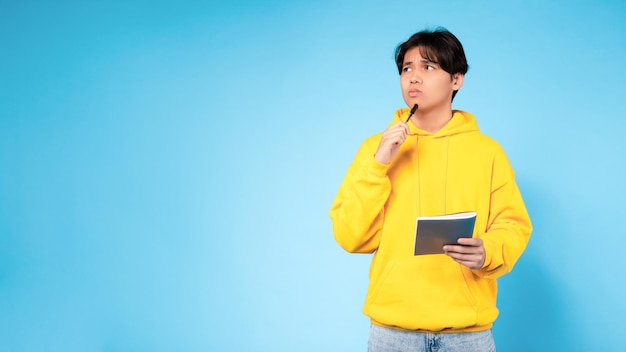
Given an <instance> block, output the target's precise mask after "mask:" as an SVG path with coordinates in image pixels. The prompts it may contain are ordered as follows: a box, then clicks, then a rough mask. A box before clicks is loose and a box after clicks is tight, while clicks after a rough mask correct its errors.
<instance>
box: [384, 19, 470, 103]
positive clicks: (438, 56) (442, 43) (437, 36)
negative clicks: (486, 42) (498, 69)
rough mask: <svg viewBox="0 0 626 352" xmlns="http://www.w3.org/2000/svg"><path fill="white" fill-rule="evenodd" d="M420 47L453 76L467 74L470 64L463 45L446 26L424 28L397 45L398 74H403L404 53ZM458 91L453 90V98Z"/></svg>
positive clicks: (422, 51) (424, 55)
mask: <svg viewBox="0 0 626 352" xmlns="http://www.w3.org/2000/svg"><path fill="white" fill-rule="evenodd" d="M415 47H419V48H420V53H421V54H422V56H423V57H424V58H426V59H428V60H430V61H432V62H435V63H437V64H439V66H440V67H441V68H442V69H443V70H444V71H446V72H448V73H449V74H450V77H452V76H453V75H454V74H457V73H462V74H466V73H467V70H468V69H469V66H468V65H467V58H466V57H465V51H464V50H463V45H462V44H461V42H460V41H459V39H458V38H457V37H455V36H454V34H452V33H450V32H449V31H448V30H447V29H445V28H441V27H439V28H437V29H435V30H423V31H420V32H417V33H415V34H413V35H412V36H411V37H410V38H409V39H408V40H407V41H405V42H404V43H401V44H400V45H398V46H397V47H396V51H395V58H396V65H397V66H398V74H402V66H403V65H404V55H406V52H407V51H409V50H410V49H413V48H415ZM456 93H457V91H454V92H452V99H453V100H454V96H455V95H456Z"/></svg>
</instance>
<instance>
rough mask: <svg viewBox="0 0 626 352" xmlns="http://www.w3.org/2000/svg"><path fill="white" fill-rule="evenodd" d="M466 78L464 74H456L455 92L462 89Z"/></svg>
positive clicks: (454, 78) (454, 81)
mask: <svg viewBox="0 0 626 352" xmlns="http://www.w3.org/2000/svg"><path fill="white" fill-rule="evenodd" d="M464 78H465V75H464V74H462V73H455V74H454V75H453V76H452V86H453V87H452V89H453V90H459V88H461V87H462V86H463V79H464Z"/></svg>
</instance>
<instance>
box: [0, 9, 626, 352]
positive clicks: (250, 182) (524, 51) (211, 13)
mask: <svg viewBox="0 0 626 352" xmlns="http://www.w3.org/2000/svg"><path fill="white" fill-rule="evenodd" d="M439 25H441V26H444V27H446V28H448V29H449V30H451V31H452V32H453V33H454V34H456V35H457V36H458V37H459V39H460V40H461V41H462V42H463V44H464V46H465V49H466V54H467V56H468V60H469V64H470V71H469V72H468V74H467V76H466V79H465V85H464V87H463V88H462V89H461V91H460V93H459V94H458V96H457V98H456V99H455V102H454V107H455V108H460V109H464V110H467V111H470V112H472V113H474V114H475V115H476V116H477V118H478V122H479V126H480V128H481V129H482V130H483V131H484V132H485V133H487V134H488V135H490V136H492V137H494V138H495V139H497V140H498V141H499V142H500V143H501V144H502V146H503V147H504V148H505V150H506V152H507V154H508V156H509V158H510V160H511V162H512V164H513V166H514V168H515V170H516V172H517V179H518V183H519V185H520V188H521V190H522V192H523V195H524V197H525V200H526V204H527V207H528V209H529V212H530V213H531V217H532V219H533V222H534V226H535V231H534V233H533V236H532V238H531V241H530V243H529V247H528V249H527V251H526V252H525V254H524V255H523V257H522V258H521V259H520V261H519V262H518V265H517V266H516V268H515V269H514V271H513V272H512V273H511V274H510V275H508V276H506V277H504V278H502V279H501V280H500V292H499V301H498V303H499V307H500V309H501V315H500V317H499V319H498V320H497V322H496V324H495V328H494V334H495V336H496V341H497V343H498V348H499V350H501V351H557V350H558V351H591V350H603V351H625V350H626V341H625V340H624V336H623V330H624V328H625V327H626V324H625V323H624V318H623V317H624V316H625V315H626V303H625V301H624V291H625V290H626V280H625V279H624V272H625V270H624V269H626V266H625V264H624V248H625V247H626V239H625V238H626V236H624V232H625V231H624V225H623V219H624V218H625V216H624V206H623V204H624V196H625V195H626V189H625V186H624V180H625V179H626V172H625V171H624V168H623V167H622V165H621V164H622V162H623V161H624V154H625V153H626V142H624V138H623V136H622V133H623V132H622V130H623V129H624V126H625V123H624V117H623V116H622V115H623V112H622V111H623V97H624V86H623V81H624V79H623V76H624V72H623V71H624V63H625V62H626V45H625V44H626V3H624V2H622V1H597V0H596V1H552V2H547V1H543V0H532V1H521V0H517V1H507V2H488V1H474V2H468V1H430V2H421V1H384V2H381V1H356V0H353V1H352V0H342V1H312V2H305V1H302V2H295V1H259V2H248V1H228V2H226V1H224V2H217V1H213V2H205V1H189V0H183V1H130V2H129V1H106V2H105V1H75V2H73V1H59V2H51V1H50V2H44V1H41V2H35V1H17V0H13V1H10V0H1V1H0V350H2V351H82V352H88V351H364V350H365V349H366V339H367V334H368V330H369V322H368V320H367V318H366V317H365V316H364V315H363V314H362V312H361V307H362V304H363V300H364V297H365V290H366V286H367V273H368V267H369V261H370V259H371V256H369V255H351V254H348V253H345V252H343V251H342V250H341V248H340V247H339V246H338V245H337V244H336V243H335V242H334V239H333V235H332V233H331V224H330V219H329V217H328V209H329V207H330V204H331V202H332V200H333V198H334V196H335V192H336V191H337V189H338V187H339V184H340V182H341V180H342V178H343V175H344V173H345V171H346V169H347V167H348V164H349V163H350V162H351V160H352V158H353V156H354V154H355V152H356V150H357V148H358V145H359V144H360V143H361V141H362V140H363V139H364V138H366V137H367V136H369V135H371V134H374V133H377V132H379V131H381V130H383V129H384V128H385V127H386V125H387V123H388V122H389V121H390V119H391V117H392V114H393V112H394V111H395V109H397V108H400V107H403V105H404V103H403V101H402V98H401V94H400V89H399V81H398V76H397V71H396V68H395V65H394V61H393V49H394V48H395V46H396V45H397V44H398V43H400V42H401V41H404V40H405V39H407V38H408V37H409V36H410V35H411V34H412V33H414V32H415V31H418V30H421V29H423V28H426V27H435V26H439Z"/></svg>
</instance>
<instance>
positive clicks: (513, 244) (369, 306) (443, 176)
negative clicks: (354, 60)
mask: <svg viewBox="0 0 626 352" xmlns="http://www.w3.org/2000/svg"><path fill="white" fill-rule="evenodd" d="M396 64H397V66H398V72H399V73H400V87H401V89H402V96H403V98H404V101H405V102H406V104H407V106H408V107H407V108H403V109H399V110H397V111H396V112H395V115H394V117H393V120H392V122H391V123H390V125H389V126H388V128H387V129H386V130H385V131H384V132H382V133H379V134H377V135H374V136H372V137H370V138H368V139H366V140H365V141H364V142H363V144H362V145H361V147H360V149H359V150H358V152H357V154H356V157H355V159H354V161H353V163H352V164H351V165H350V167H349V169H348V172H347V174H346V176H345V178H344V180H343V182H342V184H341V186H340V188H339V191H338V193H337V196H336V198H335V200H334V202H333V204H332V207H331V209H330V216H331V218H332V224H333V232H334V235H335V239H336V240H337V242H338V243H339V244H340V245H341V246H342V247H343V248H344V249H345V250H346V251H348V252H351V253H374V256H373V259H372V264H371V267H370V285H369V288H368V292H367V297H366V301H365V305H364V308H363V311H364V313H365V314H366V315H368V316H369V317H370V319H371V322H372V326H371V330H370V336H369V342H368V346H369V351H430V350H431V348H432V349H433V350H438V351H480V352H484V351H495V344H494V341H493V337H492V334H491V327H492V323H493V322H494V321H495V319H496V317H497V315H498V309H497V308H496V292H497V286H496V279H497V278H498V277H500V276H502V275H504V274H506V273H508V272H509V271H511V269H512V268H513V265H514V264H515V262H516V261H517V259H518V258H519V257H520V255H521V254H522V252H523V251H524V249H525V248H526V244H527V243H528V240H529V237H530V233H531V231H532V226H531V223H530V219H529V217H528V213H527V211H526V208H525V206H524V202H523V200H522V197H521V195H520V192H519V189H518V187H517V184H516V182H515V178H514V173H513V170H512V168H511V166H510V164H509V161H508V159H507V157H506V155H505V153H504V151H503V150H502V148H501V147H500V145H499V144H498V143H497V142H496V141H494V140H493V139H491V138H489V137H488V136H486V135H484V134H482V133H481V132H479V130H478V126H477V123H476V120H475V118H474V116H473V115H471V114H469V113H467V112H463V111H459V110H452V107H451V105H452V100H453V98H454V96H455V94H456V93H457V91H458V90H459V88H461V86H462V85H463V80H464V78H465V73H466V72H467V70H468V65H467V60H466V58H465V53H464V51H463V47H462V45H461V43H460V42H459V40H458V39H457V38H456V37H455V36H454V35H453V34H451V33H450V32H448V31H447V30H444V29H439V30H435V31H422V32H418V33H415V34H414V35H413V36H411V37H410V38H409V39H408V40H407V41H406V42H404V43H402V44H400V45H399V46H398V47H397V49H396ZM416 105H417V109H416V110H415V111H414V114H413V115H411V117H410V120H409V121H408V123H406V122H405V121H406V120H407V118H409V115H410V110H411V108H413V107H415V106H416ZM466 211H473V212H476V213H477V214H478V215H477V218H476V224H475V228H474V233H473V237H472V238H461V239H459V240H458V244H457V245H447V246H444V248H443V250H444V253H445V254H433V255H418V256H415V255H414V254H413V246H414V239H415V223H416V217H418V216H434V215H444V214H453V213H459V212H466ZM437 348H438V349H437Z"/></svg>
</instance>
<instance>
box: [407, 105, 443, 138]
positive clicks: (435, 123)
mask: <svg viewBox="0 0 626 352" xmlns="http://www.w3.org/2000/svg"><path fill="white" fill-rule="evenodd" d="M451 118H452V109H451V108H450V107H446V108H442V109H437V110H429V111H423V110H422V111H420V110H419V109H418V110H417V111H416V112H415V115H413V117H412V118H411V121H413V124H415V125H416V126H417V127H418V128H419V129H421V130H424V131H428V132H430V133H437V132H439V130H440V129H442V128H443V126H445V125H446V124H447V123H448V121H450V119H451Z"/></svg>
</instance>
